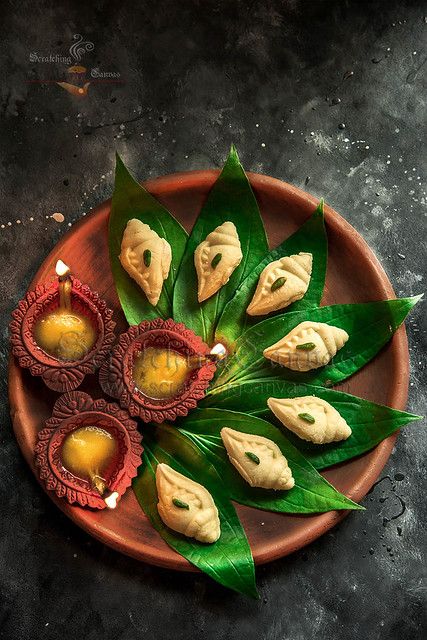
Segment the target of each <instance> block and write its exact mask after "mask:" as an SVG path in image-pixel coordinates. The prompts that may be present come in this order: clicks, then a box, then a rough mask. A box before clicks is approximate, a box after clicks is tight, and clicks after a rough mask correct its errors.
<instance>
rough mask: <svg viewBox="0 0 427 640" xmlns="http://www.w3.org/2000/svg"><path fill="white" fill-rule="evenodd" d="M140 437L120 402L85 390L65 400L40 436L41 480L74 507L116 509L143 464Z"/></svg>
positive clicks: (60, 400)
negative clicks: (93, 396) (111, 401)
mask: <svg viewBox="0 0 427 640" xmlns="http://www.w3.org/2000/svg"><path fill="white" fill-rule="evenodd" d="M141 438H142V436H141V434H140V433H139V431H138V430H137V425H136V422H135V421H134V420H132V419H131V418H130V416H129V414H128V413H127V412H126V411H124V410H123V409H121V408H120V407H119V406H118V405H117V404H115V403H110V404H109V403H107V402H106V401H105V400H92V398H91V397H90V396H89V395H88V394H87V393H83V392H81V391H72V392H70V393H66V394H64V395H63V396H61V397H60V398H59V399H58V400H57V401H56V403H55V406H54V409H53V414H52V417H51V418H49V420H47V421H46V426H45V428H44V429H42V430H41V431H40V432H39V434H38V443H37V445H36V448H35V454H36V466H37V467H38V469H39V474H40V478H41V479H42V480H43V482H44V483H45V485H46V488H47V489H49V490H50V491H55V493H56V495H57V496H58V497H59V498H65V499H66V500H67V501H68V502H70V503H77V504H79V505H81V506H82V507H92V508H94V509H105V507H108V508H110V509H114V508H115V507H116V505H117V501H118V500H119V499H120V497H121V496H122V495H123V494H124V492H125V491H126V489H127V488H128V487H129V486H130V484H131V481H132V478H134V477H135V476H136V474H137V469H138V467H139V465H140V464H141V453H142V450H143V449H142V446H141V444H140V442H141Z"/></svg>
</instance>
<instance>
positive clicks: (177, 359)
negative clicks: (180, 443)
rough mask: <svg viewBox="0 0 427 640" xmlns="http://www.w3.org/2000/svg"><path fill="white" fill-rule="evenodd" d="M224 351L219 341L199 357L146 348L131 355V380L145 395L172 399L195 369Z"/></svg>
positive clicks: (183, 386) (223, 354) (221, 356)
mask: <svg viewBox="0 0 427 640" xmlns="http://www.w3.org/2000/svg"><path fill="white" fill-rule="evenodd" d="M225 353H226V352H225V348H224V347H223V345H221V344H218V345H215V347H214V348H213V349H212V350H211V352H210V353H209V354H208V355H207V356H202V357H194V356H193V357H186V356H184V355H183V354H181V353H178V351H174V350H173V349H164V348H156V347H147V348H146V349H143V351H140V352H139V353H138V354H137V356H136V358H135V361H134V363H133V379H134V381H135V384H136V386H137V388H138V389H139V390H140V391H142V393H143V394H144V395H146V396H148V397H149V398H153V399H155V400H163V399H167V398H174V397H175V396H177V395H179V394H180V393H181V392H182V390H183V389H184V388H185V386H186V383H187V382H188V380H189V377H190V376H191V374H192V372H193V371H194V370H195V369H196V368H198V367H200V366H202V365H203V363H204V362H205V361H206V360H212V361H214V362H217V361H218V360H221V359H222V358H223V357H224V356H225Z"/></svg>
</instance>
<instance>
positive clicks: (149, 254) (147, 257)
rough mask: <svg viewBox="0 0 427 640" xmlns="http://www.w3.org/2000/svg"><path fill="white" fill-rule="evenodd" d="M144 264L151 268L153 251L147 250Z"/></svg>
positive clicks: (144, 255)
mask: <svg viewBox="0 0 427 640" xmlns="http://www.w3.org/2000/svg"><path fill="white" fill-rule="evenodd" d="M143 259H144V264H145V266H146V267H149V266H150V264H151V251H150V249H146V250H145V251H144V254H143Z"/></svg>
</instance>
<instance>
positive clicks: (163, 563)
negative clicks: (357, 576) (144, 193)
mask: <svg viewBox="0 0 427 640" xmlns="http://www.w3.org/2000/svg"><path fill="white" fill-rule="evenodd" d="M218 175H219V171H218V170H204V171H190V172H185V173H176V174H171V175H167V176H162V177H160V178H156V179H154V180H149V181H147V182H144V183H143V185H144V187H145V188H147V189H148V190H149V191H150V192H152V193H153V195H155V196H157V197H159V196H160V197H161V195H162V194H166V193H169V194H171V193H177V192H180V191H187V190H189V189H192V188H195V187H196V186H197V187H198V188H199V189H205V190H206V191H207V190H209V189H210V188H211V186H212V185H213V183H214V181H215V179H216V178H217V177H218ZM248 177H249V179H250V182H251V185H252V187H253V188H254V190H255V192H256V191H257V190H260V191H261V192H264V193H268V194H271V195H274V196H276V197H282V198H283V200H284V201H285V202H286V200H292V201H294V202H295V201H296V202H299V203H301V204H302V205H303V206H307V205H310V206H312V207H313V209H314V207H315V206H316V205H317V203H318V200H317V199H315V198H314V197H312V196H310V195H309V194H307V193H305V192H304V191H302V190H300V189H298V188H297V187H294V186H293V185H290V184H288V183H286V182H283V181H281V180H278V179H276V178H272V177H269V176H266V175H262V174H256V173H250V172H248ZM110 204H111V200H107V201H105V202H103V203H101V204H100V205H98V206H97V207H95V208H94V209H93V210H91V211H90V212H89V213H88V215H87V216H85V217H83V218H82V219H81V220H80V221H79V222H77V223H76V224H74V225H73V229H71V230H70V231H69V232H68V233H67V234H65V236H63V237H62V239H61V240H60V241H59V242H58V243H57V245H56V246H55V247H54V248H53V249H52V251H57V250H59V249H61V247H62V246H63V245H65V244H66V243H67V242H68V241H69V239H70V236H71V235H72V234H73V232H75V231H76V230H77V229H79V228H80V227H82V226H83V225H85V224H86V223H87V220H88V219H89V216H90V218H91V219H92V223H94V222H95V219H96V218H100V219H102V218H104V217H105V216H107V215H108V212H109V210H110ZM325 220H326V223H327V224H329V225H330V226H331V227H334V230H335V231H336V232H338V233H339V234H340V235H343V236H346V237H347V238H349V240H350V241H351V243H352V245H353V247H354V248H355V249H356V250H357V252H358V253H359V254H361V255H363V257H364V260H365V261H366V263H368V264H369V268H370V270H371V272H372V273H373V275H374V276H375V279H376V280H377V286H378V290H379V291H380V295H381V298H383V299H386V298H395V297H396V296H395V293H394V291H393V288H392V286H391V283H390V281H389V280H388V277H387V275H386V273H385V272H384V270H383V268H382V266H381V264H380V263H379V261H378V259H377V258H376V257H375V255H374V254H373V252H372V251H371V249H370V248H369V246H368V244H367V243H366V242H365V241H364V240H363V238H362V237H361V236H360V235H359V234H358V232H357V231H356V230H355V229H354V228H353V227H352V226H351V225H350V224H349V223H348V222H347V221H346V220H344V218H343V217H342V216H340V215H339V214H338V213H337V212H336V211H334V210H333V209H332V208H331V207H329V206H327V205H325ZM48 260H49V256H47V257H46V258H45V260H44V261H43V264H42V265H41V266H40V268H39V270H38V271H37V273H36V275H35V276H34V278H33V280H32V282H31V284H30V286H29V289H30V290H31V289H34V288H35V286H36V284H37V282H38V280H39V279H40V277H41V274H42V273H43V272H44V270H45V268H44V264H45V263H46V261H48ZM101 297H102V295H101ZM388 348H389V349H391V351H392V355H393V360H394V362H395V363H396V362H398V363H399V372H400V375H399V376H394V378H393V380H392V383H391V384H390V392H389V396H388V404H389V406H391V407H393V408H396V409H400V410H403V409H404V408H405V406H406V401H407V397H408V382H409V353H408V342H407V336H406V330H405V327H404V325H402V326H401V327H400V328H399V329H398V331H397V332H396V333H395V335H394V337H393V339H392V341H391V342H390V343H389V347H388ZM24 396H25V390H24V388H23V385H22V381H21V371H20V369H19V367H18V366H17V365H16V364H15V362H14V359H13V357H12V356H10V358H9V400H10V405H11V416H12V421H13V429H14V432H15V436H16V438H17V441H18V444H19V446H20V448H21V451H22V453H23V455H24V457H25V459H26V460H27V462H28V464H29V465H30V467H31V469H32V470H33V473H34V474H35V475H36V477H37V471H36V469H35V466H34V456H33V451H32V449H31V446H30V443H29V441H28V433H26V427H25V425H24V424H23V422H22V418H21V415H20V413H21V412H20V405H21V403H22V401H23V399H24ZM396 438H397V434H394V435H392V436H390V437H389V438H387V439H386V440H383V442H381V443H380V444H379V445H377V447H376V448H375V449H374V450H373V452H371V454H370V460H369V463H368V466H367V467H366V468H365V469H364V472H363V473H362V474H361V475H360V477H359V479H358V481H357V482H356V483H355V484H353V486H352V489H351V491H348V492H347V496H348V497H349V498H351V499H352V500H354V501H356V502H359V501H360V500H361V499H362V498H363V497H364V496H365V495H366V494H367V493H368V491H369V490H370V488H371V487H372V485H373V484H374V482H375V481H376V479H377V477H378V476H379V474H380V472H381V470H382V469H383V467H384V465H385V464H386V462H387V460H388V458H389V456H390V454H391V451H392V449H393V446H394V443H395V441H396ZM39 482H40V481H39ZM40 484H41V483H40ZM42 486H43V485H42ZM43 488H44V487H43ZM48 495H49V497H50V498H51V499H52V500H53V501H54V502H55V504H56V505H57V506H58V507H59V508H60V509H61V510H62V511H63V512H64V513H65V514H66V515H67V516H68V517H70V518H71V520H73V521H74V522H75V523H76V524H77V525H78V526H80V527H82V528H83V529H84V530H86V531H87V532H88V533H89V534H90V535H92V536H93V537H95V538H97V539H98V540H100V541H101V542H103V543H104V544H107V545H108V546H110V547H112V548H113V549H116V550H117V551H120V552H121V553H125V554H126V555H128V556H131V557H133V558H136V559H138V560H143V561H145V562H149V563H151V564H154V565H157V566H160V567H165V568H169V569H174V570H180V571H198V569H196V568H195V567H194V566H193V565H191V564H190V563H189V562H188V561H187V560H186V559H185V558H183V557H182V556H180V555H179V554H177V553H176V552H175V551H173V550H172V549H170V548H169V547H166V548H164V547H162V548H161V549H158V548H156V547H155V546H151V545H150V544H149V542H148V543H147V542H144V540H143V539H142V540H141V541H140V542H139V541H138V543H137V544H133V546H130V545H129V544H128V543H127V540H126V538H124V537H123V536H122V535H121V534H120V532H113V531H111V529H109V528H108V529H107V528H105V527H103V525H102V521H100V520H93V519H88V518H87V517H85V513H87V512H86V511H85V510H84V509H79V508H75V507H74V508H73V507H72V506H71V505H68V504H67V503H66V502H65V501H63V500H60V499H58V498H56V496H55V495H54V494H52V492H48ZM237 509H238V511H240V512H242V513H243V512H244V511H245V510H247V509H249V507H244V506H241V505H237ZM260 513H262V512H260ZM348 513H349V512H348V511H340V512H337V511H330V512H328V513H324V514H320V515H318V516H315V517H312V518H310V519H307V521H306V526H305V528H304V530H303V531H302V532H301V531H296V532H294V533H293V534H291V535H289V532H286V533H285V535H284V538H283V542H282V543H281V544H277V541H271V542H269V541H268V540H264V541H263V545H262V549H261V550H257V552H256V553H255V554H254V560H255V564H257V565H260V564H264V563H266V562H270V561H272V560H275V559H277V558H281V557H283V556H285V555H288V554H290V553H292V552H293V551H296V550H298V549H300V548H301V547H303V546H305V545H307V544H309V543H310V542H312V541H313V540H315V539H316V538H318V537H320V536H321V535H322V534H323V533H325V532H326V531H328V530H329V529H331V528H332V527H333V526H335V525H336V524H337V523H338V522H340V521H341V520H342V519H343V518H344V517H345V516H346V515H347V514H348ZM294 517H301V516H294Z"/></svg>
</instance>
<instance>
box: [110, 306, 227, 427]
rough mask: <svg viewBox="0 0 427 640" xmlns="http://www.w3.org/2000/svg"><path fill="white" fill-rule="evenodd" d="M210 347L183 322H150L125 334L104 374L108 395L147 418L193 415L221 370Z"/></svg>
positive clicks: (132, 411) (162, 420)
mask: <svg viewBox="0 0 427 640" xmlns="http://www.w3.org/2000/svg"><path fill="white" fill-rule="evenodd" d="M215 369H216V366H215V362H214V361H213V358H212V356H211V353H210V351H209V347H208V346H207V345H206V344H205V343H204V342H203V341H202V340H201V338H199V336H196V334H195V333H193V331H191V330H190V329H187V327H186V326H185V325H183V324H178V323H176V322H174V321H173V320H161V319H160V318H159V319H156V320H153V321H151V322H149V321H145V322H141V324H139V325H137V326H132V327H130V329H129V330H128V331H127V332H126V333H123V334H122V335H121V336H120V340H119V343H118V344H117V345H116V346H115V347H114V349H113V351H112V353H111V356H110V358H109V359H108V360H106V361H105V362H104V364H103V365H102V367H101V369H100V372H99V382H100V384H101V387H102V389H103V391H104V392H105V393H107V394H108V395H110V396H112V397H113V398H117V399H118V400H119V402H120V405H121V406H122V407H123V408H125V409H127V410H128V411H129V413H130V414H131V415H132V416H138V417H139V418H141V420H143V421H144V422H164V421H165V420H167V421H173V420H175V419H176V418H177V417H178V416H185V415H187V413H188V411H189V410H190V409H193V408H194V407H195V406H196V405H197V402H198V400H200V399H201V398H203V396H204V395H205V390H206V389H207V387H208V385H209V382H210V381H211V379H212V378H213V375H214V373H215Z"/></svg>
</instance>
